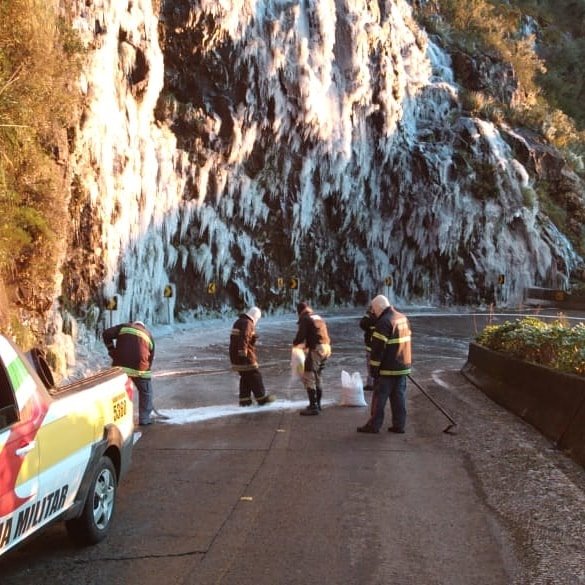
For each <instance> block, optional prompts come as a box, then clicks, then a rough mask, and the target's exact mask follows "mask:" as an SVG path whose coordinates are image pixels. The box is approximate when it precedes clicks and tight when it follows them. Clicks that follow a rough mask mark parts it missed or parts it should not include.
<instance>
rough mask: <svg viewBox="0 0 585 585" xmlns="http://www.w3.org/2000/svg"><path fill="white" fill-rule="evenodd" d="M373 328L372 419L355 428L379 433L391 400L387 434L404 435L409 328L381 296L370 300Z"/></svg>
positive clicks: (406, 321)
mask: <svg viewBox="0 0 585 585" xmlns="http://www.w3.org/2000/svg"><path fill="white" fill-rule="evenodd" d="M371 306H372V312H373V314H374V317H376V327H375V329H374V333H373V335H372V347H371V352H370V365H371V368H372V376H373V378H374V393H373V395H372V405H371V416H370V419H369V420H368V422H367V423H366V424H365V425H364V426H362V427H358V429H357V430H358V432H359V433H378V432H379V431H380V428H381V427H382V424H383V423H384V409H385V407H386V402H387V401H388V399H390V410H391V411H392V426H391V427H390V428H389V429H388V431H390V432H392V433H404V428H405V425H406V376H408V374H410V369H411V345H410V338H411V332H410V324H409V323H408V319H407V318H406V317H405V316H404V315H403V314H402V313H400V312H398V311H397V310H396V309H395V308H394V307H393V306H392V305H391V304H390V302H389V301H388V299H387V298H386V297H385V296H384V295H378V296H377V297H376V298H374V299H373V300H372V305H371Z"/></svg>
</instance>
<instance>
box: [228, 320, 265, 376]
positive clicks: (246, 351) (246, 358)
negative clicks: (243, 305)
mask: <svg viewBox="0 0 585 585" xmlns="http://www.w3.org/2000/svg"><path fill="white" fill-rule="evenodd" d="M257 338H258V337H257V336H256V327H255V325H254V321H253V320H252V318H251V317H248V315H246V314H242V315H240V316H239V317H238V320H237V321H236V322H235V323H234V324H233V327H232V332H231V334H230V362H231V363H232V369H233V370H235V371H236V372H245V371H248V370H256V369H257V368H258V358H257V357H256V347H255V344H256V340H257Z"/></svg>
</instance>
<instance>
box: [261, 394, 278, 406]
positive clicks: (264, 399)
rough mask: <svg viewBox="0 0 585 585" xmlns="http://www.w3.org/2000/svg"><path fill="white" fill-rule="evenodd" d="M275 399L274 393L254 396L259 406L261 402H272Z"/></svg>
mask: <svg viewBox="0 0 585 585" xmlns="http://www.w3.org/2000/svg"><path fill="white" fill-rule="evenodd" d="M275 400H276V396H274V394H264V396H260V397H259V398H256V402H257V403H258V404H259V406H262V405H263V404H268V403H269V402H274V401H275Z"/></svg>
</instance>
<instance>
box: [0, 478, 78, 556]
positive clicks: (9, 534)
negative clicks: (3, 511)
mask: <svg viewBox="0 0 585 585" xmlns="http://www.w3.org/2000/svg"><path fill="white" fill-rule="evenodd" d="M68 491H69V486H68V485H67V484H66V485H64V486H63V487H61V488H59V489H58V490H55V491H54V492H51V493H49V494H47V495H46V496H45V497H44V498H43V499H42V500H39V501H37V502H35V503H34V504H31V505H30V506H26V507H25V508H23V509H22V510H20V511H19V512H18V515H14V516H9V517H8V518H7V519H6V520H4V521H3V522H0V550H1V549H3V548H5V547H6V546H8V545H9V544H10V543H11V542H12V541H13V540H16V539H18V538H20V537H22V536H24V535H25V534H26V533H27V532H28V531H29V530H30V529H31V528H34V527H35V526H37V525H38V524H41V523H42V522H44V521H45V520H47V519H48V518H50V517H51V516H54V515H55V514H57V512H59V511H60V510H61V509H62V508H63V506H64V505H65V500H66V499H67V492H68Z"/></svg>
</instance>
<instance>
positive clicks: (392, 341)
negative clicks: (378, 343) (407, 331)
mask: <svg viewBox="0 0 585 585" xmlns="http://www.w3.org/2000/svg"><path fill="white" fill-rule="evenodd" d="M407 341H410V335H407V336H406V337H396V338H395V339H388V340H386V345H392V344H397V343H406V342H407Z"/></svg>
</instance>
